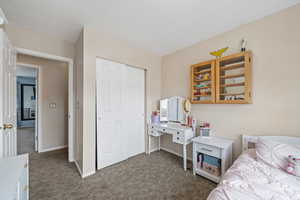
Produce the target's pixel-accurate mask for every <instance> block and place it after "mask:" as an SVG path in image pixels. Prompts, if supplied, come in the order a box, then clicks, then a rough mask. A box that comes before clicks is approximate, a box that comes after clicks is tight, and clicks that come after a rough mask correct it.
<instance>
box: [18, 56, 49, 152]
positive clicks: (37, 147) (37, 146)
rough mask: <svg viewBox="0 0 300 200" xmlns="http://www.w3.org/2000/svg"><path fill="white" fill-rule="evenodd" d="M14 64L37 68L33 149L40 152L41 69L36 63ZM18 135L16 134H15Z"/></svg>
mask: <svg viewBox="0 0 300 200" xmlns="http://www.w3.org/2000/svg"><path fill="white" fill-rule="evenodd" d="M16 66H20V67H28V68H34V69H36V70H37V74H36V77H35V78H36V88H37V92H36V104H35V110H36V113H37V115H36V117H35V121H34V123H35V129H34V133H35V134H34V137H35V138H34V146H35V151H37V152H40V151H41V149H42V147H41V146H42V141H43V140H42V132H41V131H42V123H41V122H42V112H41V111H42V102H41V98H40V97H41V94H42V90H41V85H40V84H41V81H40V79H41V77H42V76H41V70H40V66H38V65H32V64H27V63H22V62H17V64H16ZM17 137H18V135H17Z"/></svg>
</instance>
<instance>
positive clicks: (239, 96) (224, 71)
mask: <svg viewBox="0 0 300 200" xmlns="http://www.w3.org/2000/svg"><path fill="white" fill-rule="evenodd" d="M251 62H252V54H251V52H250V51H246V52H241V53H237V54H233V55H230V56H226V57H222V58H218V59H215V60H210V61H206V62H201V63H198V64H194V65H192V66H191V102H192V103H194V104H206V103H211V104H214V103H218V104H247V103H251V102H252V100H251V88H252V87H251V78H252V77H251Z"/></svg>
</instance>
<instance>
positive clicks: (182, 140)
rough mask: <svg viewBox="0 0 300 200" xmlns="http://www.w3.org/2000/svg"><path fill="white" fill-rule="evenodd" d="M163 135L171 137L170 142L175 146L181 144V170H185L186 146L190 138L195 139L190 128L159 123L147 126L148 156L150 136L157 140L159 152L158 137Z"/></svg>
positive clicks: (190, 140)
mask: <svg viewBox="0 0 300 200" xmlns="http://www.w3.org/2000/svg"><path fill="white" fill-rule="evenodd" d="M164 134H170V135H172V141H173V142H174V143H177V144H182V147H183V168H184V170H186V166H187V153H186V145H188V144H190V143H191V142H192V138H194V137H195V132H194V131H193V130H192V128H190V127H187V126H182V125H180V124H176V123H160V124H149V126H148V136H149V139H148V141H149V145H148V148H149V149H148V152H149V154H150V147H151V136H154V137H158V138H159V140H158V141H159V142H158V143H159V144H158V146H159V150H160V136H161V135H164Z"/></svg>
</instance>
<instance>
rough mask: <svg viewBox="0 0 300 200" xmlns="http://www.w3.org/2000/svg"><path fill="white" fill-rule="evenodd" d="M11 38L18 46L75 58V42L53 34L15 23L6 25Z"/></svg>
mask: <svg viewBox="0 0 300 200" xmlns="http://www.w3.org/2000/svg"><path fill="white" fill-rule="evenodd" d="M5 31H6V33H7V34H8V38H9V40H10V41H11V42H12V44H13V45H14V46H15V47H17V48H24V49H30V50H33V51H40V52H43V53H48V54H52V55H56V56H62V57H68V58H73V56H74V44H72V43H69V42H66V41H64V40H61V39H60V38H57V37H55V36H52V35H47V34H45V33H39V32H35V31H32V30H29V29H26V28H23V27H22V26H19V25H15V24H11V23H9V24H7V25H5Z"/></svg>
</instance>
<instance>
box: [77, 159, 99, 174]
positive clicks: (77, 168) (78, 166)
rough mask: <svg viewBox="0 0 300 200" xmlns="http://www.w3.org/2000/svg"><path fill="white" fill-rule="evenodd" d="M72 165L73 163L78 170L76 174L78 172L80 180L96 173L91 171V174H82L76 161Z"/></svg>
mask: <svg viewBox="0 0 300 200" xmlns="http://www.w3.org/2000/svg"><path fill="white" fill-rule="evenodd" d="M74 163H75V165H76V167H77V170H78V172H79V174H80V176H81V178H85V177H88V176H90V175H93V174H95V173H96V171H92V172H90V173H86V174H82V171H81V169H80V167H79V164H78V162H77V160H75V161H74Z"/></svg>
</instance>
